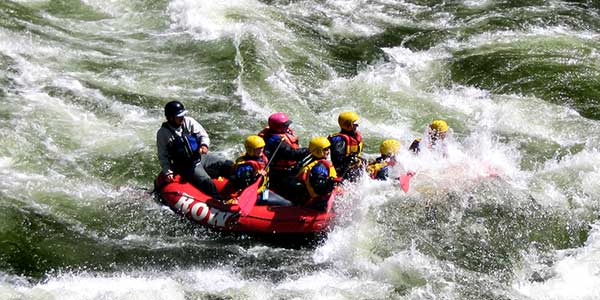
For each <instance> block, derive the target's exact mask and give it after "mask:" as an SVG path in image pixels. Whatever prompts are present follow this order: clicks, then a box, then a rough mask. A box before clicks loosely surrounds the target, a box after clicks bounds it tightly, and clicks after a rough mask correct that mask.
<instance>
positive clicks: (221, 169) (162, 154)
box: [156, 101, 233, 200]
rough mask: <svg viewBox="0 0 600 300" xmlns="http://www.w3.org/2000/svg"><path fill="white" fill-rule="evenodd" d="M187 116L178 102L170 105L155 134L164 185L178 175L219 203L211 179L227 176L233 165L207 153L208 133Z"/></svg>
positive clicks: (208, 144)
mask: <svg viewBox="0 0 600 300" xmlns="http://www.w3.org/2000/svg"><path fill="white" fill-rule="evenodd" d="M187 113H188V111H187V110H186V109H185V107H184V106H183V104H182V103H181V102H179V101H170V102H168V103H167V104H166V105H165V117H166V119H167V121H166V122H164V123H163V124H162V125H161V127H160V129H158V131H157V133H156V146H157V150H158V151H157V154H158V161H159V162H160V166H161V169H162V174H163V176H164V177H165V181H166V182H171V181H173V177H174V175H175V174H180V175H181V177H182V178H183V179H184V180H187V181H189V182H190V183H192V184H193V185H194V186H195V187H196V188H198V189H199V190H201V191H202V192H204V193H206V194H207V195H209V196H211V197H213V198H215V199H217V200H221V196H220V195H219V193H218V191H217V188H216V187H215V185H214V183H213V181H212V180H211V177H218V176H221V175H225V176H228V174H227V170H231V167H232V166H233V162H232V161H230V160H226V159H224V158H221V157H219V156H217V155H214V154H212V153H208V147H209V146H210V138H209V137H208V133H207V132H206V130H205V129H204V127H202V125H200V123H198V121H196V120H195V119H194V118H192V117H189V116H187ZM229 172H230V171H229ZM211 175H212V176H211Z"/></svg>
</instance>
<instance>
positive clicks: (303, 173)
mask: <svg viewBox="0 0 600 300" xmlns="http://www.w3.org/2000/svg"><path fill="white" fill-rule="evenodd" d="M318 164H323V165H324V166H325V168H327V170H328V171H329V172H328V173H329V174H328V176H327V177H331V178H336V177H337V173H336V171H335V168H334V167H333V164H332V163H331V162H330V161H328V160H326V159H316V160H313V161H309V162H308V163H307V164H305V165H304V166H303V167H302V169H301V170H300V172H299V173H298V175H297V177H296V178H297V179H298V180H299V181H301V182H302V183H304V186H306V189H307V190H308V194H309V196H310V198H311V200H314V198H320V197H322V196H323V195H319V194H317V193H316V192H315V189H314V187H313V186H312V184H311V183H310V179H311V178H310V174H311V171H312V169H313V168H314V167H315V166H317V165H318ZM311 200H309V202H310V201H311Z"/></svg>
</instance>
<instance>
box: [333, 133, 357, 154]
mask: <svg viewBox="0 0 600 300" xmlns="http://www.w3.org/2000/svg"><path fill="white" fill-rule="evenodd" d="M334 136H341V137H342V138H343V139H344V141H346V156H349V155H350V154H352V153H356V154H357V155H358V156H360V155H361V154H362V150H363V138H362V135H361V134H360V132H358V131H356V132H355V136H350V135H347V134H345V133H341V132H338V133H336V134H332V135H331V136H330V137H334Z"/></svg>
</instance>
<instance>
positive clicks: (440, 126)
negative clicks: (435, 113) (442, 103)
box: [429, 120, 448, 132]
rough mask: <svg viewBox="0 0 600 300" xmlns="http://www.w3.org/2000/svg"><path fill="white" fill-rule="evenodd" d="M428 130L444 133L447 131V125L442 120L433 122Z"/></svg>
mask: <svg viewBox="0 0 600 300" xmlns="http://www.w3.org/2000/svg"><path fill="white" fill-rule="evenodd" d="M429 128H431V129H432V130H435V131H437V132H446V131H448V123H446V121H444V120H433V122H431V125H429Z"/></svg>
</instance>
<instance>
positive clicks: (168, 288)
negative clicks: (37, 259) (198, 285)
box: [11, 275, 185, 300]
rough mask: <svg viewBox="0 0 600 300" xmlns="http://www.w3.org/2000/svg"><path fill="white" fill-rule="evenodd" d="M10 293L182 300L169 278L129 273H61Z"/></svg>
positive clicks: (78, 299)
mask: <svg viewBox="0 0 600 300" xmlns="http://www.w3.org/2000/svg"><path fill="white" fill-rule="evenodd" d="M11 293H12V294H13V295H14V296H15V297H23V298H25V299H63V300H87V299H89V300H94V299H114V300H120V299H122V300H135V299H140V300H141V299H153V300H163V299H164V300H184V299H185V293H184V291H183V290H182V288H181V285H180V284H179V283H178V282H176V281H175V280H173V279H170V278H143V277H134V276H130V275H120V276H119V275H116V276H112V277H95V276H88V275H63V276H59V277H52V278H50V279H49V280H48V281H47V282H44V283H40V284H37V285H35V286H33V287H16V288H15V289H14V290H13V291H11Z"/></svg>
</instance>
